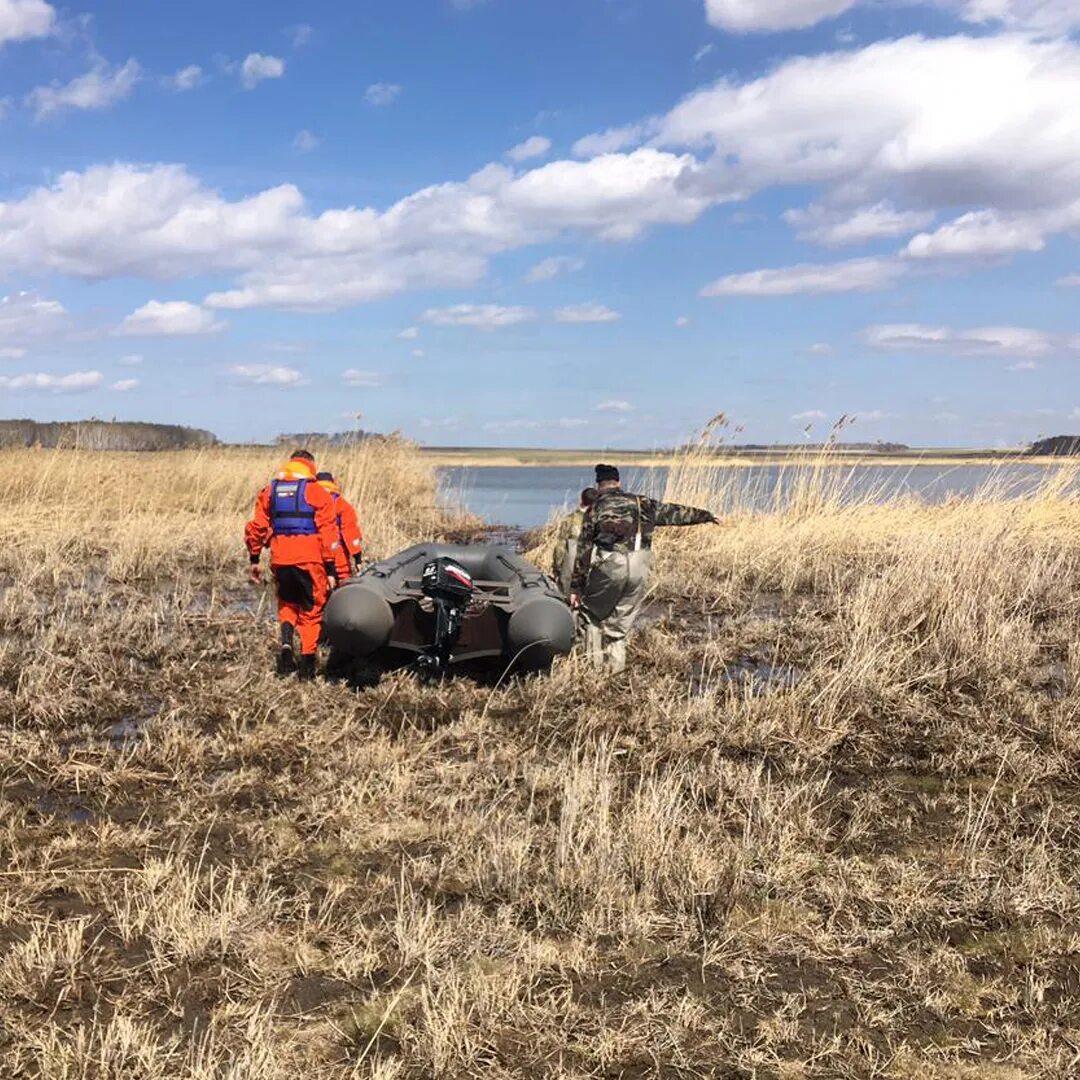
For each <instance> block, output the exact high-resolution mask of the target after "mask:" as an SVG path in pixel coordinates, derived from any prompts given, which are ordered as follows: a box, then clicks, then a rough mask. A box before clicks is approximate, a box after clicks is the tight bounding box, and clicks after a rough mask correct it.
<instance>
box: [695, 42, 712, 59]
mask: <svg viewBox="0 0 1080 1080" xmlns="http://www.w3.org/2000/svg"><path fill="white" fill-rule="evenodd" d="M715 49H716V46H715V45H714V44H713V43H712V42H711V41H710V42H709V43H708V44H707V45H702V46H701V48H700V49H698V51H697V52H696V53H694V63H695V64H700V63H701V61H702V60H704V59H705V57H706V56H708V55H709V53H711V52H713V51H714V50H715Z"/></svg>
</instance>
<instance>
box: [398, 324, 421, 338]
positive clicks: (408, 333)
mask: <svg viewBox="0 0 1080 1080" xmlns="http://www.w3.org/2000/svg"><path fill="white" fill-rule="evenodd" d="M419 336H420V327H419V326H406V327H405V329H404V330H402V331H401V333H400V334H398V337H399V338H401V340H402V341H415V340H416V339H417V338H418V337H419Z"/></svg>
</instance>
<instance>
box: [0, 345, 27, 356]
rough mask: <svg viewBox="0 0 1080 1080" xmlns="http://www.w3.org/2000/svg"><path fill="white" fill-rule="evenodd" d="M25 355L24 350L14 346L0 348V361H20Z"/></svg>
mask: <svg viewBox="0 0 1080 1080" xmlns="http://www.w3.org/2000/svg"><path fill="white" fill-rule="evenodd" d="M25 355H26V350H25V349H21V348H19V347H17V346H15V345H4V346H0V360H21V359H22V358H23V357H24V356H25Z"/></svg>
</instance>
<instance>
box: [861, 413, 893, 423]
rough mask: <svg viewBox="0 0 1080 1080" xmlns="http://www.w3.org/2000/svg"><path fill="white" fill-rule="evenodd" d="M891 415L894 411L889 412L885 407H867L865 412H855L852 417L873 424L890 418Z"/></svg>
mask: <svg viewBox="0 0 1080 1080" xmlns="http://www.w3.org/2000/svg"><path fill="white" fill-rule="evenodd" d="M891 416H892V413H887V412H885V411H884V410H883V409H867V410H866V411H865V412H860V413H855V414H854V415H853V416H852V419H853V420H856V421H861V422H862V423H870V424H873V423H876V422H877V421H878V420H888V419H889V418H890V417H891Z"/></svg>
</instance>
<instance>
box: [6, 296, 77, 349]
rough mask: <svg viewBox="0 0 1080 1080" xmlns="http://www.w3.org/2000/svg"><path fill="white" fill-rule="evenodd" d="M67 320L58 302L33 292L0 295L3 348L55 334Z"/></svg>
mask: <svg viewBox="0 0 1080 1080" xmlns="http://www.w3.org/2000/svg"><path fill="white" fill-rule="evenodd" d="M68 321H69V319H68V313H67V311H66V310H65V309H64V305H63V304H61V303H60V301H59V300H49V299H47V298H46V297H43V296H39V295H38V294H37V293H34V292H17V293H12V294H11V295H9V296H0V343H3V344H4V345H8V344H11V343H16V342H26V341H29V340H31V339H33V338H40V337H47V336H51V335H54V334H57V333H59V332H60V331H61V330H64V329H66V328H67V325H68Z"/></svg>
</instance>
